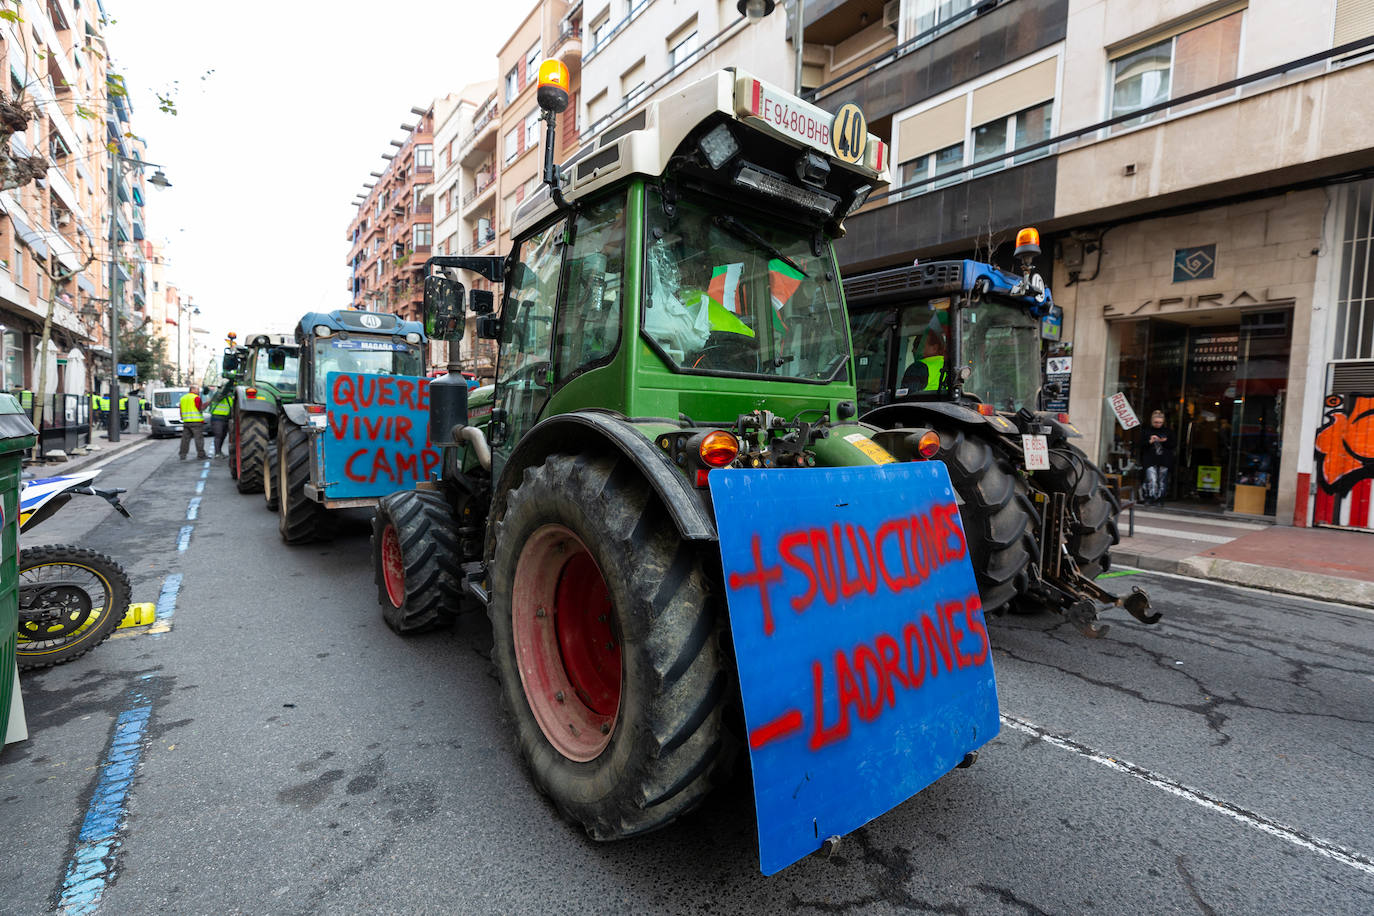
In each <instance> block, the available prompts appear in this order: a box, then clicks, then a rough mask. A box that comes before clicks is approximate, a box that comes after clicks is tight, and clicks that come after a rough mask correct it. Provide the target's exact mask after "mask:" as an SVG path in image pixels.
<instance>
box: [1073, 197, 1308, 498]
mask: <svg viewBox="0 0 1374 916" xmlns="http://www.w3.org/2000/svg"><path fill="white" fill-rule="evenodd" d="M1326 210H1327V194H1326V192H1325V191H1324V190H1322V189H1313V190H1309V191H1299V192H1291V193H1288V194H1278V195H1274V196H1271V197H1266V198H1260V199H1257V200H1251V201H1245V202H1242V203H1232V204H1228V205H1225V206H1218V207H1213V208H1210V209H1202V210H1199V211H1196V212H1192V213H1187V214H1182V215H1177V216H1169V217H1162V218H1157V219H1150V220H1142V221H1139V222H1135V223H1125V224H1120V225H1117V226H1113V227H1111V228H1110V229H1107V230H1102V231H1098V232H1095V233H1091V234H1090V233H1080V234H1079V235H1078V238H1079V239H1080V240H1081V239H1087V240H1088V241H1089V242H1091V244H1088V245H1085V247H1089V248H1097V249H1098V251H1095V252H1092V256H1089V257H1086V258H1085V259H1084V261H1085V262H1086V263H1084V262H1079V263H1078V264H1077V265H1076V273H1077V277H1075V276H1074V275H1073V274H1071V273H1070V268H1069V267H1067V266H1066V263H1065V260H1064V258H1063V253H1062V250H1061V256H1060V258H1059V259H1058V260H1057V261H1056V273H1055V287H1054V289H1055V296H1056V300H1057V301H1058V302H1059V303H1060V304H1061V305H1063V306H1064V308H1065V337H1066V339H1070V340H1072V341H1073V379H1072V388H1071V397H1070V410H1069V412H1070V415H1071V416H1072V418H1073V420H1074V422H1075V424H1077V425H1078V426H1079V427H1080V429H1082V431H1083V432H1084V435H1085V439H1086V442H1085V443H1084V445H1083V448H1084V450H1085V451H1086V452H1087V453H1088V454H1089V455H1091V456H1093V457H1095V458H1096V459H1097V460H1098V461H1099V462H1100V463H1101V465H1102V467H1103V469H1104V471H1106V472H1107V473H1109V474H1114V475H1118V477H1117V479H1118V480H1119V481H1120V483H1121V485H1122V487H1123V488H1124V489H1125V490H1126V492H1127V493H1136V492H1137V491H1138V487H1139V485H1140V483H1141V482H1142V478H1143V476H1144V474H1143V468H1142V465H1143V463H1144V460H1145V448H1150V447H1151V446H1149V445H1148V443H1147V437H1148V435H1149V434H1148V433H1146V432H1145V430H1146V429H1147V428H1149V427H1150V415H1151V413H1152V412H1153V411H1156V410H1158V411H1162V412H1163V414H1164V424H1163V425H1164V426H1165V427H1166V428H1167V429H1168V430H1169V431H1170V432H1171V433H1172V440H1173V446H1174V447H1173V454H1172V456H1169V455H1165V456H1162V460H1164V461H1166V462H1168V463H1169V464H1171V472H1170V474H1169V475H1168V480H1167V484H1166V486H1165V491H1164V495H1163V505H1164V506H1165V507H1166V508H1170V509H1175V510H1182V511H1190V512H1207V513H1213V514H1232V513H1234V514H1238V515H1242V516H1250V517H1267V518H1272V519H1274V520H1276V521H1278V522H1281V523H1285V524H1286V523H1288V522H1289V521H1291V520H1292V519H1293V518H1294V517H1295V516H1294V508H1295V506H1299V507H1300V506H1301V505H1303V504H1305V501H1306V496H1307V494H1306V493H1303V494H1302V497H1301V498H1302V500H1303V502H1302V503H1299V493H1298V491H1299V488H1300V487H1301V486H1302V481H1301V479H1300V478H1299V473H1298V472H1299V470H1300V469H1299V453H1300V449H1303V448H1305V449H1307V450H1308V451H1309V452H1310V449H1311V447H1312V445H1311V439H1310V437H1309V438H1308V439H1307V444H1306V445H1305V446H1304V445H1303V444H1302V442H1303V435H1304V428H1303V412H1304V406H1305V401H1306V399H1307V396H1308V387H1309V379H1308V376H1309V374H1310V373H1309V350H1310V347H1311V346H1312V340H1311V338H1312V330H1313V326H1312V314H1313V308H1314V306H1315V305H1317V304H1319V300H1323V298H1324V297H1325V296H1326V293H1325V292H1324V290H1323V289H1322V288H1321V285H1320V284H1319V283H1318V282H1317V278H1318V276H1319V274H1321V273H1322V272H1323V271H1325V270H1328V269H1329V267H1330V257H1331V252H1330V246H1325V247H1324V246H1323V244H1322V227H1323V221H1324V219H1325V218H1326ZM1095 258H1100V261H1099V262H1098V263H1097V264H1094V263H1093V262H1094V259H1095ZM1069 263H1070V264H1073V259H1072V258H1070V261H1069ZM1318 346H1320V344H1318ZM1115 395H1121V396H1122V397H1123V398H1124V400H1125V403H1126V404H1127V405H1129V413H1127V415H1126V417H1127V419H1126V420H1125V422H1123V421H1122V419H1121V418H1119V416H1118V414H1117V412H1116V411H1114V410H1113V409H1112V406H1111V402H1110V399H1111V398H1112V397H1113V396H1115ZM1132 414H1133V415H1134V416H1135V417H1136V418H1138V421H1139V425H1134V424H1133V423H1132V421H1131V419H1130V415H1132ZM1127 426H1131V428H1130V429H1127V428H1126V427H1127ZM1142 446H1143V447H1142ZM1170 459H1172V460H1170Z"/></svg>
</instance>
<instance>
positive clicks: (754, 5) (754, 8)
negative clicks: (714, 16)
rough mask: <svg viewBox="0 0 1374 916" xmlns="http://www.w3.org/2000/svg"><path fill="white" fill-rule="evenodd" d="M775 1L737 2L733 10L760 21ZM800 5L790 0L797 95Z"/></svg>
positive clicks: (799, 90)
mask: <svg viewBox="0 0 1374 916" xmlns="http://www.w3.org/2000/svg"><path fill="white" fill-rule="evenodd" d="M777 5H778V4H777V3H776V0H739V2H738V3H736V4H735V9H737V10H739V13H740V15H741V16H748V17H749V18H750V19H762V18H764V17H765V16H767V15H769V14H770V13H772V12H773V10H774V9H776V8H777ZM802 5H803V0H792V44H793V46H794V47H796V49H797V95H801V94H802Z"/></svg>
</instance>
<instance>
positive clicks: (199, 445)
mask: <svg viewBox="0 0 1374 916" xmlns="http://www.w3.org/2000/svg"><path fill="white" fill-rule="evenodd" d="M180 407H181V450H180V452H179V453H178V454H177V458H178V459H179V460H181V461H185V460H186V452H187V451H188V449H189V448H190V446H191V440H192V439H195V440H196V457H197V458H204V457H206V455H205V415H204V414H203V413H201V411H202V410H204V409H205V405H204V403H203V402H202V401H201V399H200V395H198V394H196V393H195V392H194V391H188V392H186V393H185V394H183V395H182V396H181V403H180Z"/></svg>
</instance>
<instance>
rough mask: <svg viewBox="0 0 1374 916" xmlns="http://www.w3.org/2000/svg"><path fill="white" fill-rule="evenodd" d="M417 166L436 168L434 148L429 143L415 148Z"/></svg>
mask: <svg viewBox="0 0 1374 916" xmlns="http://www.w3.org/2000/svg"><path fill="white" fill-rule="evenodd" d="M415 165H416V167H417V168H422V169H432V168H434V147H433V146H432V145H431V144H428V143H422V144H420V145H419V146H417V147H415Z"/></svg>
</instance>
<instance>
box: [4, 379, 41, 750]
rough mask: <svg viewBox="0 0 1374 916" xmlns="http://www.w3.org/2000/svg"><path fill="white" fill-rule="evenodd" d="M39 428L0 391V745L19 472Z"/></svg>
mask: <svg viewBox="0 0 1374 916" xmlns="http://www.w3.org/2000/svg"><path fill="white" fill-rule="evenodd" d="M37 438H38V431H37V430H36V429H34V428H33V423H31V422H29V418H28V416H27V415H26V414H25V413H24V409H23V408H22V407H20V406H19V402H18V401H17V400H15V398H14V395H11V394H0V748H2V747H4V745H5V741H6V737H5V733H6V731H7V729H8V728H9V722H10V704H11V703H12V702H13V700H14V690H15V687H16V685H18V683H19V681H18V679H17V677H16V669H15V665H14V648H15V641H16V638H17V636H18V632H19V588H18V580H19V474H20V467H21V465H22V459H23V457H24V452H26V451H28V450H29V449H31V448H33V444H34V442H35V441H36V440H37Z"/></svg>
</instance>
